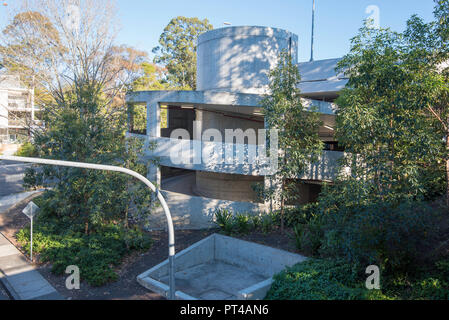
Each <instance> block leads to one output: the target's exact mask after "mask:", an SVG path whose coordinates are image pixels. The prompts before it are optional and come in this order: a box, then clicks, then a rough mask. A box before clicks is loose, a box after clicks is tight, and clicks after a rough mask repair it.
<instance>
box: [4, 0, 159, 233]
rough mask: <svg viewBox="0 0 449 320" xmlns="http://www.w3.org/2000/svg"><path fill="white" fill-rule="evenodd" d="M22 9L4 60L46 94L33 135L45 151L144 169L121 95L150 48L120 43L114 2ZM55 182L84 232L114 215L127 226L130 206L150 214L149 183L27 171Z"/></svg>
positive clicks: (8, 32) (62, 208) (65, 213)
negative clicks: (127, 132)
mask: <svg viewBox="0 0 449 320" xmlns="http://www.w3.org/2000/svg"><path fill="white" fill-rule="evenodd" d="M16 10H17V11H16V12H13V14H12V17H11V19H10V23H9V25H8V26H6V28H5V29H4V30H3V33H2V35H1V37H0V42H1V46H0V58H1V60H2V64H3V66H4V67H5V68H6V69H7V70H8V71H9V72H14V73H16V74H19V75H21V76H22V79H25V80H26V79H28V81H27V82H28V84H29V85H30V86H32V87H34V88H37V89H38V90H39V92H41V96H40V97H45V98H46V101H45V104H44V103H43V101H39V100H38V101H37V104H38V105H39V107H40V108H41V109H42V114H43V120H44V121H45V124H46V125H45V127H44V128H42V129H41V130H39V131H37V132H35V133H34V141H33V144H34V146H35V147H36V150H37V152H38V155H39V156H41V157H45V158H53V159H60V160H67V161H80V162H90V163H101V164H111V165H120V166H126V167H128V168H131V169H133V170H136V171H138V172H140V173H142V174H145V173H146V164H145V163H141V162H140V161H138V154H140V152H141V151H142V147H143V145H142V143H140V142H139V141H135V140H132V139H127V138H126V136H125V130H126V112H124V111H125V110H124V108H123V100H122V99H123V93H124V91H125V90H126V89H127V88H128V87H129V86H130V84H132V82H133V80H134V79H136V78H137V77H138V76H139V70H140V68H141V63H142V62H143V60H144V57H145V53H144V52H141V51H138V50H135V49H133V48H129V47H126V46H117V45H116V44H115V35H116V29H115V25H116V16H115V10H114V6H113V2H112V1H109V0H79V1H70V0H28V1H25V0H24V1H22V5H21V6H17V7H16ZM120 101H122V102H121V103H120ZM50 182H52V184H51V185H52V186H53V190H52V191H51V193H52V194H53V203H54V208H55V214H56V215H57V216H58V218H61V219H68V221H72V222H73V223H74V225H81V224H82V225H83V227H84V232H85V233H89V232H91V231H92V230H93V229H95V226H98V225H101V224H104V223H110V222H111V221H115V222H116V221H120V222H123V223H124V224H125V225H127V223H128V218H129V216H128V212H129V211H130V209H131V208H135V207H138V208H139V209H140V208H141V209H142V210H138V211H139V212H142V213H144V212H148V209H149V206H148V205H147V206H143V205H142V206H140V204H143V203H146V204H149V203H150V202H151V201H150V198H149V195H148V192H147V191H145V190H144V189H145V188H144V186H140V185H137V186H133V185H132V184H131V181H130V179H129V178H127V177H122V176H119V175H116V174H110V173H105V172H91V171H88V170H83V169H71V168H60V169H54V168H45V170H42V171H34V170H30V171H29V172H28V174H27V177H26V183H27V184H29V185H32V186H35V185H41V184H43V185H48V184H49V183H50ZM92 226H94V227H93V228H92Z"/></svg>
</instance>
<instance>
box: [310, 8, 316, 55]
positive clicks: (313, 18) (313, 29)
mask: <svg viewBox="0 0 449 320" xmlns="http://www.w3.org/2000/svg"><path fill="white" fill-rule="evenodd" d="M314 40H315V0H313V7H312V43H311V49H310V61H313V45H314V43H313V42H314Z"/></svg>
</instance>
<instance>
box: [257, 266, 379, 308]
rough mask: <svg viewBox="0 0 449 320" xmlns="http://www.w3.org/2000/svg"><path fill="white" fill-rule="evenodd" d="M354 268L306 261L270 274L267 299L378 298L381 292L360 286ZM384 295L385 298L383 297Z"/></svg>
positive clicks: (361, 282)
mask: <svg viewBox="0 0 449 320" xmlns="http://www.w3.org/2000/svg"><path fill="white" fill-rule="evenodd" d="M364 285H365V280H363V279H362V278H360V277H359V275H358V273H357V268H355V267H354V266H352V265H349V264H347V263H346V262H344V261H342V260H308V261H305V262H303V263H300V264H297V265H295V266H293V267H291V268H287V269H286V270H284V271H282V272H281V273H279V274H277V275H275V276H274V283H273V285H272V286H271V289H270V290H269V292H268V294H267V297H266V299H268V300H356V299H357V300H358V299H378V298H382V294H381V293H380V292H378V291H376V290H374V291H369V290H367V289H366V288H364ZM385 298H386V297H385Z"/></svg>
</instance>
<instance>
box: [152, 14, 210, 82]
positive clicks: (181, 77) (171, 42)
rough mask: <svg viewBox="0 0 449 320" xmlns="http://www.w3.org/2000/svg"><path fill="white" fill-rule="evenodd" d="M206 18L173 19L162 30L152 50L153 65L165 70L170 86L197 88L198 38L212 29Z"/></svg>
mask: <svg viewBox="0 0 449 320" xmlns="http://www.w3.org/2000/svg"><path fill="white" fill-rule="evenodd" d="M212 29H213V26H212V25H211V24H210V23H209V21H208V20H207V19H204V20H200V19H198V18H187V17H182V16H180V17H176V18H173V19H172V20H171V21H170V23H169V24H168V25H167V26H166V27H165V29H164V32H163V33H162V34H161V36H160V39H159V46H157V47H155V48H154V49H153V53H155V54H156V56H155V58H154V62H155V63H157V64H162V65H163V66H165V68H167V72H168V81H169V83H170V85H171V86H172V87H177V88H181V89H186V90H195V89H196V45H197V44H196V43H197V40H198V36H199V35H200V34H202V33H204V32H206V31H209V30H212Z"/></svg>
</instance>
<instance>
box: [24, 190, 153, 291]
mask: <svg viewBox="0 0 449 320" xmlns="http://www.w3.org/2000/svg"><path fill="white" fill-rule="evenodd" d="M55 196H56V195H55V194H46V195H45V196H44V197H41V198H37V199H35V200H34V201H36V203H37V204H38V205H39V206H40V207H41V213H40V215H39V217H38V219H37V222H36V223H35V225H34V232H33V251H34V252H35V253H37V254H39V255H40V260H41V261H42V262H50V263H52V272H53V273H55V274H57V275H63V274H64V272H65V269H66V267H67V266H70V265H76V266H78V267H79V268H80V275H81V278H82V279H83V280H85V281H87V282H88V283H89V284H90V285H93V286H101V285H104V284H106V283H108V282H111V281H114V280H116V279H117V273H116V271H115V269H116V268H117V267H118V266H120V264H121V261H122V258H123V257H124V256H125V255H127V254H129V253H130V252H132V251H135V250H147V249H148V248H149V247H150V246H151V240H150V238H149V236H148V235H146V234H144V233H143V232H142V231H140V230H139V229H137V228H133V229H129V228H128V229H126V228H124V227H123V226H122V225H119V224H113V223H109V224H104V225H102V226H101V227H99V228H97V230H96V232H92V233H90V234H89V235H86V234H85V233H84V230H83V228H82V226H80V225H79V224H73V223H72V221H71V219H68V218H67V217H62V218H60V217H58V214H57V211H58V207H55V205H56V204H57V203H58V202H59V201H58V199H57V198H56V197H55ZM17 239H18V241H19V243H21V245H22V246H23V247H24V249H25V250H26V251H27V252H29V250H30V242H29V241H30V231H29V228H25V229H22V230H21V231H19V233H18V234H17Z"/></svg>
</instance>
